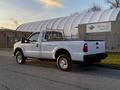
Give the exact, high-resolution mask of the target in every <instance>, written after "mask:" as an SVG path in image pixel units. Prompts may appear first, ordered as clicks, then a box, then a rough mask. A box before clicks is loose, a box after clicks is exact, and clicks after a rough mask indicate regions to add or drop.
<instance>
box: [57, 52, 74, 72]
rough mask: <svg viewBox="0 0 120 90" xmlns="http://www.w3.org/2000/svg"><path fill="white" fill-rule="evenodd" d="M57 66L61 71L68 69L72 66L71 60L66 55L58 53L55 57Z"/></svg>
mask: <svg viewBox="0 0 120 90" xmlns="http://www.w3.org/2000/svg"><path fill="white" fill-rule="evenodd" d="M57 66H58V68H59V69H61V70H62V71H68V70H70V69H71V68H72V60H71V58H70V57H69V56H68V55H64V54H63V55H59V56H58V58H57Z"/></svg>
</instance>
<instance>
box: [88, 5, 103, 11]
mask: <svg viewBox="0 0 120 90" xmlns="http://www.w3.org/2000/svg"><path fill="white" fill-rule="evenodd" d="M101 9H102V8H101V7H100V6H98V5H96V4H93V6H92V7H90V8H89V9H88V12H91V11H93V12H95V11H101Z"/></svg>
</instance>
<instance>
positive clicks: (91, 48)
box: [14, 31, 107, 71]
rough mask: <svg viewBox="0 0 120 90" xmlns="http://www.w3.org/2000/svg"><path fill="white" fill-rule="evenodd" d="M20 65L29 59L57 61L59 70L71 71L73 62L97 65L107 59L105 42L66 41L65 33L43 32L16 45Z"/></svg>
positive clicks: (15, 53) (15, 49)
mask: <svg viewBox="0 0 120 90" xmlns="http://www.w3.org/2000/svg"><path fill="white" fill-rule="evenodd" d="M14 55H15V56H16V61H17V63H18V64H24V63H25V61H26V59H27V58H38V59H50V60H56V62H57V66H58V68H60V69H61V70H63V71H67V70H70V69H71V67H72V62H73V61H79V62H89V63H95V62H100V61H101V60H102V59H104V58H106V57H107V54H106V51H105V41H99V40H98V41H92V40H91V41H87V40H86V41H80V40H72V39H70V40H69V39H65V38H64V35H63V33H61V32H57V31H42V32H37V33H33V34H32V35H30V36H29V37H28V38H24V39H22V40H21V41H19V42H17V43H15V44H14Z"/></svg>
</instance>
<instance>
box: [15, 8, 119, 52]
mask: <svg viewBox="0 0 120 90" xmlns="http://www.w3.org/2000/svg"><path fill="white" fill-rule="evenodd" d="M108 22H109V23H108ZM98 23H99V24H100V23H102V25H103V24H104V23H108V24H109V25H108V24H105V25H108V26H110V28H109V29H111V30H109V31H104V30H103V32H93V33H89V32H87V27H89V26H90V28H95V27H96V26H97V28H98V27H100V25H95V24H98ZM91 24H94V25H91ZM87 25H88V26H87ZM105 25H103V27H102V29H103V28H104V29H107V26H106V27H105ZM91 26H92V27H91ZM119 28H120V8H117V9H108V10H103V11H96V12H82V13H76V14H73V15H71V16H66V17H60V18H54V19H49V20H44V21H37V22H31V23H25V24H22V25H20V26H19V27H18V28H17V31H23V32H38V31H44V30H47V29H49V30H52V29H53V30H64V33H65V35H66V36H69V37H79V38H81V39H103V40H106V42H107V43H109V41H108V40H107V39H108V38H109V37H108V36H109V35H110V34H112V32H119V34H120V30H119ZM114 30H115V31H114ZM106 35H107V36H106ZM93 36H94V37H93ZM118 36H120V35H118ZM119 38H120V37H119ZM110 39H112V38H111V37H110ZM118 46H119V49H120V43H117V44H116V46H115V45H113V44H110V45H107V48H109V50H112V49H116V48H118ZM114 47H116V48H114Z"/></svg>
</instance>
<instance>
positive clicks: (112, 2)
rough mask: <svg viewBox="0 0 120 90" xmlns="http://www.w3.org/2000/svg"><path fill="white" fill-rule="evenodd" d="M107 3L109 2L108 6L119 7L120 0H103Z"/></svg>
mask: <svg viewBox="0 0 120 90" xmlns="http://www.w3.org/2000/svg"><path fill="white" fill-rule="evenodd" d="M105 1H106V2H107V3H108V4H110V8H111V9H112V8H119V7H120V0H105Z"/></svg>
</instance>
